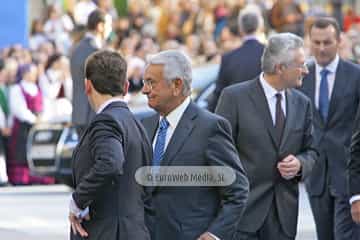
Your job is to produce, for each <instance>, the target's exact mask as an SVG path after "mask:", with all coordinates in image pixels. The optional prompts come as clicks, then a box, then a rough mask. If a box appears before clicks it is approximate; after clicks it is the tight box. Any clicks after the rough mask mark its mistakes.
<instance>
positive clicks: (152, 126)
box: [142, 114, 160, 143]
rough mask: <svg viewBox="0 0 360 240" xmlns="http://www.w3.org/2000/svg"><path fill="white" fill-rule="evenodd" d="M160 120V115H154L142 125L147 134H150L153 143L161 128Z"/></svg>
mask: <svg viewBox="0 0 360 240" xmlns="http://www.w3.org/2000/svg"><path fill="white" fill-rule="evenodd" d="M159 119H160V115H159V114H154V115H152V116H151V117H148V118H146V119H144V120H143V121H142V124H143V125H144V127H145V129H146V132H147V134H148V137H149V139H150V142H151V143H152V142H153V141H154V137H155V134H156V130H157V128H158V126H159Z"/></svg>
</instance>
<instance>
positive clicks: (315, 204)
mask: <svg viewBox="0 0 360 240" xmlns="http://www.w3.org/2000/svg"><path fill="white" fill-rule="evenodd" d="M339 43H340V28H339V25H338V24H337V22H336V21H335V20H334V19H332V18H318V19H316V20H315V22H314V23H313V25H311V26H310V48H311V52H312V55H313V56H314V58H315V62H313V63H310V64H309V74H308V75H307V76H306V77H305V78H304V84H303V86H302V87H301V91H303V93H305V95H307V96H308V97H309V98H310V99H311V102H312V106H313V115H314V129H315V132H314V137H315V144H316V146H317V147H318V150H319V152H320V157H319V161H318V162H317V164H316V165H315V166H314V170H313V172H312V174H311V175H310V177H309V178H308V181H307V182H306V189H307V191H308V194H309V199H310V204H311V208H312V211H313V215H314V219H315V223H316V230H317V236H318V239H319V240H333V239H336V240H341V239H344V240H345V239H346V240H350V239H360V235H358V233H359V227H357V226H356V225H355V224H354V222H353V221H352V219H351V214H350V205H349V197H350V196H349V193H348V191H347V190H348V187H347V176H348V173H347V169H346V168H347V164H348V162H349V160H350V140H351V133H352V127H353V123H354V119H355V115H356V109H357V107H358V105H359V99H360V68H359V67H358V66H356V65H354V64H352V63H350V62H348V61H345V60H343V59H341V58H339V56H338V53H337V52H338V49H339Z"/></svg>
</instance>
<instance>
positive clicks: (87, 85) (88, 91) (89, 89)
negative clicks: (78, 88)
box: [84, 78, 92, 95]
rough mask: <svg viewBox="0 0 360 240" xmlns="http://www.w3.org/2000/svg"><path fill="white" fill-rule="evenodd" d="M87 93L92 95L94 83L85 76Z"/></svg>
mask: <svg viewBox="0 0 360 240" xmlns="http://www.w3.org/2000/svg"><path fill="white" fill-rule="evenodd" d="M84 84H85V94H86V95H90V93H91V90H92V83H91V81H90V80H89V79H87V78H85V83H84Z"/></svg>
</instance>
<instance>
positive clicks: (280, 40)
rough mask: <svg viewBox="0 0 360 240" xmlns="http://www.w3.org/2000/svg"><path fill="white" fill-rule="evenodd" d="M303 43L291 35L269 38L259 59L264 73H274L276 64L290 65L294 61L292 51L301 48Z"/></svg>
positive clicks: (277, 35)
mask: <svg viewBox="0 0 360 240" xmlns="http://www.w3.org/2000/svg"><path fill="white" fill-rule="evenodd" d="M303 47H304V41H303V40H302V39H301V38H300V37H298V36H296V35H295V34H292V33H279V34H274V35H273V36H271V37H270V38H269V41H268V45H267V46H266V47H265V49H264V53H263V55H262V58H261V68H262V70H263V72H264V73H269V74H273V73H275V66H276V65H278V64H286V65H287V64H290V63H291V62H292V61H293V60H294V51H295V50H297V49H299V48H303Z"/></svg>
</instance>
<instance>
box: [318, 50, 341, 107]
mask: <svg viewBox="0 0 360 240" xmlns="http://www.w3.org/2000/svg"><path fill="white" fill-rule="evenodd" d="M338 64H339V56H338V55H336V57H335V59H334V60H333V61H332V62H330V63H329V64H328V65H327V66H326V67H325V68H326V69H327V70H328V71H329V73H328V75H327V81H328V86H329V89H328V90H329V95H328V96H329V101H330V99H331V94H332V92H333V89H334V83H335V74H336V69H337V67H338ZM323 69H324V67H322V66H320V65H319V64H317V63H316V64H315V72H316V81H315V106H316V108H317V109H319V96H320V82H321V75H320V72H321V71H322V70H323Z"/></svg>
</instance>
